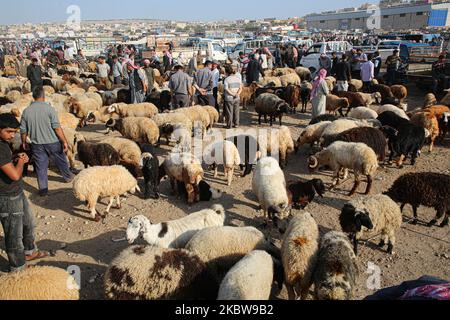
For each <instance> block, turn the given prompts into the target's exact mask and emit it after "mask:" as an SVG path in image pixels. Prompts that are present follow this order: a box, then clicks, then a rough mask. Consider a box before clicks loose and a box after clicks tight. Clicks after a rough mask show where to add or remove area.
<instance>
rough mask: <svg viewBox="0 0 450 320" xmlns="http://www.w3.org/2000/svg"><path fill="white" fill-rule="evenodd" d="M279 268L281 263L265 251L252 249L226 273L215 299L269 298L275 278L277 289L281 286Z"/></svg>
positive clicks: (243, 299)
mask: <svg viewBox="0 0 450 320" xmlns="http://www.w3.org/2000/svg"><path fill="white" fill-rule="evenodd" d="M281 269H282V268H281V264H280V263H279V262H278V261H277V260H275V259H274V258H272V257H271V256H270V255H269V254H268V253H267V252H264V251H259V250H255V251H252V252H250V253H249V254H247V255H246V256H245V257H244V258H243V259H242V260H241V261H239V262H238V263H237V264H236V265H235V266H234V267H233V268H231V270H230V271H229V272H228V273H227V275H226V276H225V278H224V279H223V281H222V283H221V284H220V288H219V296H218V298H217V300H221V301H223V300H233V301H245V300H259V301H263V300H269V298H270V294H271V291H272V283H273V281H274V279H275V278H276V279H277V282H278V285H279V289H280V290H281V289H282V287H283V271H282V270H281Z"/></svg>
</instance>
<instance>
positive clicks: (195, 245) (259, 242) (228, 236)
mask: <svg viewBox="0 0 450 320" xmlns="http://www.w3.org/2000/svg"><path fill="white" fill-rule="evenodd" d="M186 249H187V250H189V251H191V252H192V253H194V254H195V255H197V256H198V257H199V258H200V259H201V260H202V261H203V262H205V263H206V264H207V266H208V269H209V270H210V271H211V272H212V273H213V275H214V276H215V277H216V279H218V280H219V281H222V280H223V278H224V277H225V275H226V274H227V273H228V271H229V270H230V269H231V268H232V267H233V266H234V265H235V264H236V263H237V262H239V260H241V259H242V258H243V257H244V256H245V255H247V254H248V253H249V252H252V251H254V250H263V251H266V252H268V253H270V254H271V255H272V256H274V257H275V258H279V256H280V254H279V250H278V249H277V248H276V247H275V246H274V245H272V244H271V243H270V242H269V241H267V240H266V238H265V236H264V234H263V233H262V232H261V231H259V230H258V229H256V228H253V227H245V228H236V227H214V228H207V229H204V230H201V231H199V232H198V233H197V234H196V235H195V236H194V237H193V238H192V239H191V241H189V243H188V244H187V246H186Z"/></svg>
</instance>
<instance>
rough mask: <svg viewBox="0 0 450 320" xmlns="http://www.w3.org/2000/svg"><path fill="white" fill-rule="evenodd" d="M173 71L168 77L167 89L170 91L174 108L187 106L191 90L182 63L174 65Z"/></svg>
mask: <svg viewBox="0 0 450 320" xmlns="http://www.w3.org/2000/svg"><path fill="white" fill-rule="evenodd" d="M175 71H176V72H175V73H174V74H173V75H172V77H170V81H169V89H170V90H171V92H172V97H173V105H174V108H175V109H178V108H186V107H189V104H190V99H189V93H190V92H191V85H190V83H191V81H190V79H189V76H188V75H187V74H186V73H184V68H183V66H182V65H176V66H175Z"/></svg>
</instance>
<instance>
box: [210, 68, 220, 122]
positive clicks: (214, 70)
mask: <svg viewBox="0 0 450 320" xmlns="http://www.w3.org/2000/svg"><path fill="white" fill-rule="evenodd" d="M211 72H212V77H213V97H214V101H215V103H214V105H213V107H215V108H216V109H217V111H218V112H219V113H220V107H219V103H218V101H217V97H218V93H219V81H220V71H219V62H217V61H215V60H214V61H213V64H212V71H211Z"/></svg>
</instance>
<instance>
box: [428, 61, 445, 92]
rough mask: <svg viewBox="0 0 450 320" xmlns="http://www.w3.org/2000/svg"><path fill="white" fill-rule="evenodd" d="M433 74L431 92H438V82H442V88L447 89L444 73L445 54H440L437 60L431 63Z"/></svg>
mask: <svg viewBox="0 0 450 320" xmlns="http://www.w3.org/2000/svg"><path fill="white" fill-rule="evenodd" d="M431 73H432V76H433V93H434V94H435V95H438V94H439V84H442V87H443V89H444V90H445V89H447V87H448V81H447V77H446V74H445V56H444V55H440V56H439V60H438V61H436V62H434V63H433V68H432V72H431Z"/></svg>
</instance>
